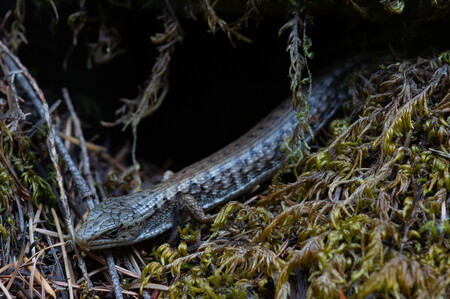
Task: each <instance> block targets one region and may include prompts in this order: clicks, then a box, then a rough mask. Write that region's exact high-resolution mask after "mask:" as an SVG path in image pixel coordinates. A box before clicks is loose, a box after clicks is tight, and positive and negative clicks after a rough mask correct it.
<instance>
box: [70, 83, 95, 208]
mask: <svg viewBox="0 0 450 299" xmlns="http://www.w3.org/2000/svg"><path fill="white" fill-rule="evenodd" d="M62 94H63V98H64V101H65V102H66V105H67V109H69V112H70V115H71V116H72V121H73V124H74V126H75V134H76V136H77V138H78V140H79V141H80V148H81V161H82V164H83V174H84V176H85V177H86V179H87V182H88V184H89V189H90V190H91V194H92V195H93V196H94V203H95V204H96V205H97V204H98V196H97V193H96V192H95V187H94V179H93V178H92V174H91V172H90V170H89V169H90V165H89V164H90V163H89V155H88V151H87V148H86V141H85V139H84V135H83V130H82V129H81V124H80V120H79V118H78V116H77V114H76V113H75V109H74V108H73V105H72V101H71V99H70V95H69V91H68V90H67V88H63V89H62Z"/></svg>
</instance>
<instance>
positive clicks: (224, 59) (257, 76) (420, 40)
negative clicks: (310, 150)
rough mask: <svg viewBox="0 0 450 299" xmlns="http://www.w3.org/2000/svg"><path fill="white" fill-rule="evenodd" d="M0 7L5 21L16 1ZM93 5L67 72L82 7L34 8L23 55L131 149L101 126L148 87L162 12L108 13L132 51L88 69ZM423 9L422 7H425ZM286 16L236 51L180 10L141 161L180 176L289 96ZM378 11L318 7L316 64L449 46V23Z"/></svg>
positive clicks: (269, 20)
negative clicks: (371, 14)
mask: <svg viewBox="0 0 450 299" xmlns="http://www.w3.org/2000/svg"><path fill="white" fill-rule="evenodd" d="M1 2H2V3H1V4H0V16H3V15H4V14H5V12H6V11H7V9H11V8H12V7H14V6H13V5H14V3H15V2H14V1H1ZM27 2H28V1H27ZM91 3H94V4H91V5H93V6H88V12H89V17H90V20H91V23H90V27H89V28H86V30H85V31H84V32H83V33H82V34H81V35H80V38H79V40H78V45H77V46H76V47H75V48H74V49H73V51H72V53H71V54H70V56H69V59H68V68H67V70H63V61H64V58H65V57H66V55H67V53H68V51H69V49H70V46H71V42H72V31H70V29H69V28H68V26H67V22H66V19H67V17H68V16H69V15H70V14H71V13H73V12H74V11H76V10H77V9H78V7H77V4H76V3H75V1H73V3H72V1H67V2H60V3H58V4H59V5H58V13H59V18H60V19H59V22H58V23H55V17H54V13H53V10H52V9H51V7H50V6H49V5H48V4H47V5H45V4H40V5H37V6H36V5H35V4H34V3H27V7H26V16H25V27H26V29H27V31H26V36H27V39H28V45H23V46H22V47H21V48H20V51H19V53H18V56H19V58H20V59H21V60H22V62H23V63H24V65H25V66H27V67H28V68H29V70H30V71H31V72H32V74H33V75H34V76H35V77H36V78H37V81H38V83H39V84H40V87H41V88H42V89H43V90H44V92H45V94H46V97H47V100H48V102H49V103H50V104H51V103H52V102H54V101H55V100H57V99H59V98H61V93H60V90H61V88H62V87H67V88H68V89H69V91H70V93H71V96H72V99H73V102H74V105H75V107H76V109H77V112H78V113H79V117H80V118H81V119H82V122H83V129H84V132H85V137H86V139H87V140H90V139H92V140H93V142H95V143H97V144H100V145H104V146H107V147H108V149H109V150H110V152H111V154H113V155H114V154H115V153H116V152H118V151H119V150H120V148H122V147H123V145H124V144H125V143H130V144H131V140H132V137H131V133H130V130H129V129H127V130H126V131H124V132H123V131H122V130H121V127H115V128H104V127H102V126H101V125H100V121H101V120H105V121H113V120H114V119H115V115H114V112H115V110H116V109H117V108H119V107H120V106H121V103H120V102H119V99H120V98H135V97H136V96H137V94H138V87H139V86H141V87H143V86H144V85H143V82H144V81H145V80H146V79H147V78H148V76H149V74H150V72H151V68H152V65H153V63H154V61H155V57H156V56H155V55H156V54H157V52H156V51H155V49H154V46H153V45H152V44H151V42H150V36H151V35H153V34H155V33H157V32H161V31H162V27H161V23H160V22H158V21H157V20H156V15H157V14H158V12H159V10H158V9H154V8H143V7H142V6H139V5H136V7H134V8H132V9H127V8H119V7H109V8H108V9H105V10H104V11H106V12H107V13H108V16H109V17H110V22H112V23H113V24H114V27H115V28H116V29H117V30H118V32H119V33H120V36H121V38H122V44H121V48H123V49H125V50H126V53H125V54H123V55H120V56H118V57H116V58H115V59H113V60H112V61H110V62H109V63H108V64H105V65H94V66H93V68H92V69H88V67H87V57H88V50H87V48H88V46H87V45H88V44H89V43H92V42H95V41H96V39H97V37H98V22H97V23H96V18H97V19H98V17H99V15H100V10H99V5H98V3H99V2H91ZM327 3H328V2H327ZM280 5H281V4H280ZM285 5H286V4H285ZM416 9H417V10H419V11H420V7H416ZM428 9H429V8H428ZM104 11H103V13H104ZM283 11H284V9H282V8H278V9H275V10H273V9H271V8H268V7H266V9H262V10H261V16H262V18H263V19H262V20H261V21H260V22H255V21H250V23H249V26H248V28H246V29H245V30H243V33H244V35H246V36H247V37H250V38H251V39H252V41H253V43H251V44H247V43H244V42H240V41H237V40H235V43H236V45H237V47H233V46H232V45H231V43H230V42H229V40H228V38H227V37H226V36H225V35H224V34H223V33H222V32H216V34H215V35H214V34H212V33H210V32H208V31H209V30H208V27H207V25H206V23H205V22H204V20H203V17H202V16H198V20H197V21H194V20H186V19H184V17H183V14H182V12H181V11H178V10H177V11H176V12H177V15H178V18H179V20H180V22H181V25H182V29H183V31H184V34H185V36H184V41H183V42H182V43H181V44H177V46H176V50H175V53H174V54H173V57H172V58H173V60H172V62H171V65H170V70H171V71H170V92H169V94H168V96H167V98H166V99H165V101H164V103H163V105H162V106H161V108H160V110H158V111H157V112H156V113H155V114H154V115H153V116H152V117H150V118H147V119H145V120H143V121H142V122H141V125H140V126H139V128H138V136H139V137H138V151H137V157H138V159H139V160H140V161H141V162H142V161H145V162H151V163H154V164H156V165H157V166H159V167H160V166H162V165H163V164H164V163H167V162H168V161H173V163H167V165H168V166H169V167H170V169H172V170H175V171H176V170H179V169H180V168H182V167H184V166H186V165H189V164H190V163H192V162H194V161H197V160H199V159H200V158H202V157H205V156H206V155H208V154H211V153H213V152H214V151H215V150H218V149H219V148H221V147H223V146H224V145H226V144H227V143H229V142H230V141H232V140H234V139H235V138H237V137H238V136H240V135H241V134H243V133H244V132H245V131H247V130H248V129H249V128H250V127H251V126H252V125H254V124H255V123H256V122H257V121H258V120H259V119H261V118H262V117H263V116H264V115H265V114H267V113H268V112H269V111H270V110H271V109H272V108H273V107H275V106H276V105H277V104H278V103H280V102H281V101H282V100H283V99H285V98H286V97H287V96H289V94H290V91H289V85H290V81H289V78H288V68H289V55H288V53H287V52H286V42H287V37H288V32H286V33H284V34H283V35H282V36H281V37H278V30H279V29H280V28H281V26H282V25H283V24H285V23H286V22H287V20H288V19H289V18H290V16H289V15H288V14H286V13H284V12H283ZM376 12H377V13H379V14H380V15H382V16H383V19H382V20H381V21H377V22H374V21H373V20H371V21H367V20H365V19H362V18H361V16H360V15H359V14H358V13H357V12H356V11H354V10H352V9H351V8H350V6H347V5H345V4H343V3H342V2H340V1H336V3H334V4H327V7H323V6H322V7H317V9H315V10H313V12H312V15H314V17H315V18H314V21H313V23H314V24H313V25H309V27H308V30H307V34H308V36H309V37H311V38H312V41H313V51H314V53H315V58H314V59H313V60H312V61H311V62H310V66H311V68H312V69H313V70H315V69H319V68H325V69H326V67H327V64H329V63H331V62H332V61H334V60H336V59H337V58H339V57H342V56H348V55H349V53H350V55H351V53H357V52H361V51H366V50H371V49H373V48H377V49H382V50H385V51H389V50H394V52H395V54H397V55H403V54H405V53H406V55H409V56H415V55H418V54H423V55H426V54H427V53H431V52H432V51H433V50H432V49H434V48H437V49H438V50H445V49H446V47H447V48H448V44H446V43H448V42H447V41H445V38H440V37H443V36H448V35H445V33H448V32H446V30H447V29H446V28H450V26H448V21H446V20H445V19H442V18H441V19H437V20H433V21H424V17H423V15H420V17H416V15H418V12H417V11H415V12H409V14H408V11H406V12H405V15H401V16H390V15H389V14H388V13H386V12H384V10H383V9H382V8H381V6H380V7H379V9H378V10H377V11H376ZM424 12H426V11H425V10H424V9H423V10H422V13H424ZM218 13H219V15H220V16H221V17H223V18H224V19H225V20H235V19H237V18H238V17H239V16H240V15H241V14H242V13H239V14H237V13H234V12H233V11H230V10H224V11H222V12H221V11H218ZM428 13H429V12H428ZM405 19H407V20H408V21H407V22H406V21H405ZM442 20H444V21H442ZM405 22H406V23H405ZM112 23H110V24H112ZM96 24H97V25H96ZM65 110H66V109H65V107H64V104H62V105H61V106H60V107H59V108H58V111H59V113H60V114H63V115H64V113H65ZM128 161H129V160H128Z"/></svg>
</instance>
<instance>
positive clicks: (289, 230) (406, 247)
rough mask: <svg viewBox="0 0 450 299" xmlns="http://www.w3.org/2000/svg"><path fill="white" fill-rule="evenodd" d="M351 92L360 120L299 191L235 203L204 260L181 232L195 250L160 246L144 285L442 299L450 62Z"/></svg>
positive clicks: (197, 292)
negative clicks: (253, 202)
mask: <svg viewBox="0 0 450 299" xmlns="http://www.w3.org/2000/svg"><path fill="white" fill-rule="evenodd" d="M444 56H445V53H443V54H442V56H441V57H444ZM350 82H351V83H350V84H351V85H352V91H351V95H352V102H353V105H354V107H358V106H360V105H362V106H363V108H362V109H361V112H360V113H358V114H355V115H354V116H353V118H346V119H342V120H336V121H334V122H333V123H332V124H331V127H332V128H331V131H332V132H334V136H333V142H332V143H331V144H330V145H329V146H327V147H325V148H323V149H321V150H320V151H318V152H316V153H313V154H310V155H308V156H307V157H305V159H304V160H303V161H304V162H303V163H302V164H301V165H300V167H301V168H302V172H301V175H299V176H298V177H297V180H296V181H295V182H293V183H289V184H280V185H277V186H272V187H271V189H270V192H269V195H268V196H267V197H265V198H263V199H262V200H261V201H260V202H258V203H257V204H256V205H250V206H249V205H244V204H241V203H238V202H231V203H229V204H227V205H226V206H225V207H224V208H222V209H221V211H220V212H219V214H218V216H217V218H216V220H215V223H214V225H213V228H212V230H213V232H214V233H213V234H212V235H211V236H210V237H209V238H208V240H205V241H203V242H202V243H201V245H200V246H199V248H198V249H197V251H196V252H195V253H192V254H188V253H187V251H186V246H187V245H189V244H192V243H194V241H198V240H197V239H196V238H195V237H194V238H189V237H186V236H185V235H184V234H187V235H189V233H190V231H188V232H184V231H183V234H182V236H184V237H185V238H186V240H189V241H186V242H185V243H182V244H181V245H179V247H178V248H170V247H169V245H167V244H164V245H162V246H161V247H159V248H158V249H157V250H156V256H155V261H154V262H152V263H150V264H148V265H147V267H146V268H145V269H144V271H143V272H142V278H143V279H144V281H149V279H150V278H151V277H155V278H157V280H159V281H162V282H164V281H165V280H166V279H168V277H171V276H173V277H175V281H174V282H173V283H172V284H171V287H170V291H169V293H168V296H169V297H170V298H178V297H180V296H181V295H182V294H189V296H194V297H195V296H208V297H212V298H218V297H228V296H232V297H242V298H244V297H246V296H248V295H249V294H253V295H256V296H262V297H264V296H265V294H267V293H268V292H269V293H270V294H272V295H275V296H277V297H279V298H284V297H289V296H293V293H292V292H293V291H292V290H293V289H294V290H296V291H295V292H296V293H297V294H302V292H304V290H303V289H302V288H304V285H308V286H309V287H308V288H307V291H306V294H307V297H308V298H344V297H349V298H365V297H366V296H368V295H369V294H374V295H377V296H378V295H379V296H380V297H382V296H383V294H385V295H386V296H393V297H395V298H411V297H413V298H444V297H445V294H448V293H449V291H450V289H449V282H450V272H449V269H450V255H449V253H450V247H449V246H450V244H449V243H448V238H449V234H450V226H449V218H448V216H447V215H448V213H449V192H450V172H449V164H450V160H449V157H450V156H449V149H450V123H449V121H450V113H449V112H450V93H449V91H450V67H449V65H448V62H443V61H442V60H441V59H440V58H438V59H421V58H420V59H417V60H416V61H408V60H407V61H403V62H399V63H395V64H391V65H388V66H382V68H381V69H380V70H379V71H377V72H375V73H373V74H364V73H359V74H355V75H354V76H353V78H352V79H351V80H350ZM169 273H171V276H168V275H169ZM295 278H296V279H295ZM166 283H167V281H166V282H165V284H166ZM273 285H275V286H276V289H275V293H274V294H273V293H272V292H271V286H273Z"/></svg>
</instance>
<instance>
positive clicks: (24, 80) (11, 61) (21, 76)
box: [0, 41, 94, 208]
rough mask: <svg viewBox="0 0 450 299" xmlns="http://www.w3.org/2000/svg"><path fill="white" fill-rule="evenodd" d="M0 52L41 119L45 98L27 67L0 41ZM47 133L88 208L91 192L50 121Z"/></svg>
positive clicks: (43, 116) (90, 201)
mask: <svg viewBox="0 0 450 299" xmlns="http://www.w3.org/2000/svg"><path fill="white" fill-rule="evenodd" d="M0 50H1V51H0V54H1V52H4V53H5V54H6V55H3V59H4V61H5V63H6V65H7V66H8V67H9V69H10V71H12V72H18V71H21V72H20V73H17V75H16V78H17V81H18V82H19V84H20V85H21V86H22V88H23V90H24V91H25V93H26V94H27V96H28V97H29V98H30V100H31V101H32V103H33V105H34V106H35V108H36V110H37V112H38V114H39V116H40V117H41V118H43V119H45V111H44V103H46V102H45V99H44V96H43V94H42V91H41V90H40V89H39V87H38V86H37V84H36V82H35V81H34V79H33V77H31V75H30V74H29V73H28V71H27V69H26V68H25V67H24V66H23V65H22V64H21V63H20V61H19V60H18V59H17V57H16V56H14V54H12V53H11V52H10V51H9V49H8V48H7V47H6V46H5V45H4V44H3V43H2V42H1V41H0ZM49 128H50V130H49V133H50V132H51V133H52V134H53V135H54V136H55V137H54V143H55V145H56V147H57V148H58V151H59V153H60V154H61V156H62V158H63V160H64V162H65V163H66V165H67V168H68V169H69V171H70V172H71V173H72V176H73V178H74V183H75V185H76V186H77V189H78V191H79V192H80V195H81V197H82V198H83V199H85V200H86V203H87V204H88V206H89V207H90V208H93V207H94V204H93V202H92V198H91V196H92V195H91V193H90V190H89V188H88V186H87V185H86V182H85V181H84V179H83V177H82V176H81V174H80V172H79V171H78V169H77V167H76V165H75V164H74V162H73V161H72V159H71V158H70V155H69V153H68V152H67V150H66V148H65V147H64V144H63V143H62V141H61V138H59V136H58V135H57V134H56V130H55V128H54V127H53V125H52V124H51V123H50V125H49Z"/></svg>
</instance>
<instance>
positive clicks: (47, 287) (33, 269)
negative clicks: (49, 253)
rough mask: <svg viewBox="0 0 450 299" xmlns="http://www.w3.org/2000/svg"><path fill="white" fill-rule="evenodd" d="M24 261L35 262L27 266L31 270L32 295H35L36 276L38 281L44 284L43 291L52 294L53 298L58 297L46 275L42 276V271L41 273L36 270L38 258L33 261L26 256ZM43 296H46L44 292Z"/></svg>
mask: <svg viewBox="0 0 450 299" xmlns="http://www.w3.org/2000/svg"><path fill="white" fill-rule="evenodd" d="M23 261H24V262H25V263H28V262H31V263H32V264H33V266H31V265H28V266H26V267H27V269H28V271H30V282H29V283H30V297H33V279H34V278H36V281H37V282H38V283H40V284H41V286H42V292H43V293H44V292H45V291H47V292H48V293H49V294H50V296H52V297H53V298H56V294H55V292H54V291H53V289H52V288H51V287H50V285H49V284H48V282H47V281H46V280H45V278H44V277H42V275H41V273H39V271H36V264H37V259H36V260H35V261H34V262H33V261H32V260H29V259H27V258H26V257H24V258H23ZM42 297H43V298H45V296H44V294H42Z"/></svg>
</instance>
